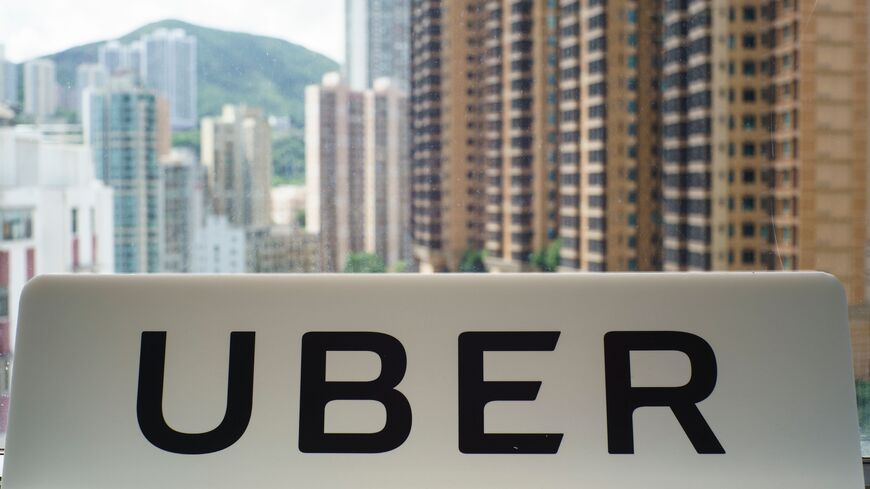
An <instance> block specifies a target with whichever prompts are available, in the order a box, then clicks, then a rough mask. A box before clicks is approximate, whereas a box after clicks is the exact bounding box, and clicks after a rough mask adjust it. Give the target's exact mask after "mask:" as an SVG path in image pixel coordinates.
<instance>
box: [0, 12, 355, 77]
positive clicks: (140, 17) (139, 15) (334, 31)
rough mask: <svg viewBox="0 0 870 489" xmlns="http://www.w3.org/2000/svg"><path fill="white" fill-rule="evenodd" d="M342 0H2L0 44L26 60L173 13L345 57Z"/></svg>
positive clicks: (115, 34) (110, 36)
mask: <svg viewBox="0 0 870 489" xmlns="http://www.w3.org/2000/svg"><path fill="white" fill-rule="evenodd" d="M343 5H344V2H343V0H0V44H3V45H5V47H6V58H7V59H8V60H11V61H14V62H17V63H20V62H21V61H24V60H28V59H31V58H35V57H39V56H42V55H46V54H52V53H54V52H57V51H62V50H64V49H67V48H70V47H73V46H78V45H80V44H86V43H89V42H94V41H101V40H104V39H115V38H118V37H121V36H123V35H124V34H127V33H128V32H130V31H133V30H135V29H136V28H138V27H141V26H142V25H144V24H147V23H150V22H155V21H158V20H163V19H167V18H174V19H179V20H184V21H187V22H190V23H193V24H199V25H203V26H206V27H216V28H218V29H226V30H234V31H241V32H249V33H252V34H261V35H266V36H271V37H277V38H280V39H285V40H287V41H290V42H294V43H296V44H301V45H302V46H305V47H306V48H309V49H311V50H314V51H317V52H319V53H322V54H325V55H327V56H329V57H331V58H332V59H334V60H336V61H338V62H342V61H343V59H344V7H343Z"/></svg>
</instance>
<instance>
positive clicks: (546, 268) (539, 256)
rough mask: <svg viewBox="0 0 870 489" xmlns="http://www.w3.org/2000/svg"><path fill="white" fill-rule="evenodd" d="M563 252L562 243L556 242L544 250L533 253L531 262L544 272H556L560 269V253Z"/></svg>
mask: <svg viewBox="0 0 870 489" xmlns="http://www.w3.org/2000/svg"><path fill="white" fill-rule="evenodd" d="M561 251H562V241H561V240H558V239H557V240H555V241H553V242H552V243H550V244H548V245H547V246H546V247H545V248H544V249H543V250H541V251H537V252H535V253H532V256H531V258H530V260H529V261H530V262H531V264H532V265H534V266H536V267H538V269H539V270H540V271H542V272H555V271H556V270H558V269H559V253H560V252H561Z"/></svg>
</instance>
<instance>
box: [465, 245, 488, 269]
mask: <svg viewBox="0 0 870 489" xmlns="http://www.w3.org/2000/svg"><path fill="white" fill-rule="evenodd" d="M484 258H486V251H484V250H474V249H469V250H466V251H465V253H464V254H463V255H462V261H461V262H459V271H460V272H461V273H486V263H484V261H483V260H484Z"/></svg>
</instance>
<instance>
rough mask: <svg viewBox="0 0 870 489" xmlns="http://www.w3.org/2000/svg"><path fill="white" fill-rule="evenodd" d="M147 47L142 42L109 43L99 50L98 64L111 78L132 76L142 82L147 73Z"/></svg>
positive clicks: (102, 45)
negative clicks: (145, 61) (145, 62)
mask: <svg viewBox="0 0 870 489" xmlns="http://www.w3.org/2000/svg"><path fill="white" fill-rule="evenodd" d="M144 60H145V46H144V44H143V43H142V42H141V41H134V42H132V43H130V44H121V42H120V41H117V40H115V41H108V42H106V43H104V44H101V45H100V46H99V47H98V48H97V64H99V65H100V66H102V67H103V68H104V69H105V70H106V71H107V72H108V73H109V75H110V76H116V75H132V76H133V77H134V79H136V80H138V81H142V80H143V78H144V73H145V71H144V70H145V64H144Z"/></svg>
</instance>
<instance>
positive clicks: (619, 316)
mask: <svg viewBox="0 0 870 489" xmlns="http://www.w3.org/2000/svg"><path fill="white" fill-rule="evenodd" d="M21 311H22V313H21V317H20V322H19V324H20V326H19V328H20V330H19V335H18V340H17V344H16V359H15V372H14V376H13V388H12V408H11V414H10V416H11V418H10V422H9V434H8V438H7V452H6V464H5V473H4V474H3V488H4V489H24V488H42V487H83V488H84V487H87V488H98V489H99V488H107V489H108V488H112V489H115V488H149V489H150V488H152V487H161V488H192V487H203V488H205V487H208V488H239V487H251V488H254V487H258V488H259V487H322V488H330V489H332V488H446V487H463V488H532V487H546V488H568V487H595V488H597V489H608V488H629V487H644V488H662V489H664V488H667V489H675V488H693V489H694V488H698V487H705V488H723V489H724V488H728V489H732V488H734V487H740V488H742V489H752V488H758V489H762V488H764V489H769V488H771V487H788V488H790V489H798V488H806V489H810V488H813V489H817V488H819V487H836V488H838V489H843V488H845V489H858V488H860V487H862V481H861V466H860V452H859V442H858V419H857V412H856V405H855V404H856V403H855V391H854V381H853V376H852V368H851V365H852V363H851V359H850V356H851V354H850V347H849V331H848V324H847V317H846V304H845V299H844V294H843V291H842V288H841V287H840V285H839V284H838V283H837V282H836V280H834V279H833V278H831V277H830V276H828V275H824V274H803V273H801V274H729V275H724V274H691V275H685V274H673V275H669V274H659V275H620V274H607V275H597V274H595V275H591V274H589V275H548V276H545V275H526V276H505V275H502V276H234V277H233V276H222V277H202V276H200V277H195V276H187V277H174V276H135V277H133V276H127V277H122V276H114V277H95V276H92V277H82V276H57V277H43V278H38V279H36V280H35V281H33V282H31V284H30V285H28V287H27V289H26V290H25V292H24V295H23V299H22V304H21Z"/></svg>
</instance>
